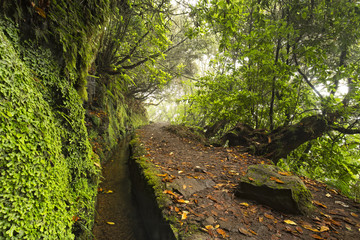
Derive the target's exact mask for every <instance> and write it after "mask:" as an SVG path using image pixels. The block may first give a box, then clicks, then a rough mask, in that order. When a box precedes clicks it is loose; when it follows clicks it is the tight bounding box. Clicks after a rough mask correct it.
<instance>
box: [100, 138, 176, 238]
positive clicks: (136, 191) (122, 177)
mask: <svg viewBox="0 0 360 240" xmlns="http://www.w3.org/2000/svg"><path fill="white" fill-rule="evenodd" d="M129 140H130V137H128V138H126V139H124V140H122V141H121V142H120V143H119V145H118V146H117V147H116V148H115V149H114V151H113V152H112V154H111V157H110V158H109V160H108V161H107V162H106V163H105V164H104V165H103V166H102V168H103V169H102V175H103V178H102V179H101V180H102V182H101V184H100V188H101V191H100V192H99V194H98V199H97V207H96V218H95V226H94V229H93V234H94V239H96V240H113V239H117V240H171V239H175V237H174V235H173V233H172V232H171V230H170V226H169V225H168V224H166V223H165V222H164V220H163V219H162V216H161V213H160V210H159V209H158V207H157V205H156V201H155V199H154V198H153V193H152V192H151V189H149V187H148V186H146V181H145V180H144V179H142V176H141V169H140V167H139V166H137V165H136V164H135V163H134V162H129V161H130V149H129ZM129 163H130V164H129Z"/></svg>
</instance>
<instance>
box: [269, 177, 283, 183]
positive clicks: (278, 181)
mask: <svg viewBox="0 0 360 240" xmlns="http://www.w3.org/2000/svg"><path fill="white" fill-rule="evenodd" d="M270 180H272V181H275V182H277V183H284V182H283V181H281V180H280V179H278V178H276V177H270Z"/></svg>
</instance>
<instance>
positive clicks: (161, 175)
mask: <svg viewBox="0 0 360 240" xmlns="http://www.w3.org/2000/svg"><path fill="white" fill-rule="evenodd" d="M156 176H158V177H166V176H167V174H166V173H164V174H156Z"/></svg>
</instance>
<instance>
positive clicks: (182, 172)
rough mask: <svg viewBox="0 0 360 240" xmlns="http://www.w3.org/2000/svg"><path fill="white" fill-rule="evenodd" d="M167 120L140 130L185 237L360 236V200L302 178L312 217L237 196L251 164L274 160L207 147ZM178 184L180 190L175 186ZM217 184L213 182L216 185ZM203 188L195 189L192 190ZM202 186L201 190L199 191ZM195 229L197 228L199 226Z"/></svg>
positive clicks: (171, 213)
mask: <svg viewBox="0 0 360 240" xmlns="http://www.w3.org/2000/svg"><path fill="white" fill-rule="evenodd" d="M170 129H171V132H172V133H170V131H169V126H167V125H164V124H151V125H148V126H145V127H143V128H142V129H140V130H138V131H137V133H138V135H139V137H140V140H141V142H142V143H143V144H144V147H145V148H146V151H147V155H146V157H147V159H148V161H150V162H151V163H153V164H154V166H156V167H157V168H158V169H159V171H160V172H161V174H158V176H157V177H159V178H161V179H162V182H163V187H164V191H163V194H166V195H169V196H170V198H171V199H172V202H171V203H170V204H169V205H168V206H165V209H164V212H165V214H166V215H167V217H168V218H169V219H174V218H173V217H175V218H176V220H174V221H175V222H173V224H174V225H175V226H176V228H177V229H178V230H179V233H180V235H182V236H186V235H191V234H192V233H193V232H194V231H196V229H197V230H199V231H200V232H201V233H202V235H201V237H198V238H196V239H359V237H360V204H358V203H356V202H354V201H353V200H350V199H348V198H346V197H344V196H342V195H341V194H340V193H339V192H338V191H337V190H334V189H331V188H329V187H327V186H326V185H325V184H323V183H321V182H318V181H315V180H311V179H308V178H304V177H302V180H303V181H304V183H305V184H306V186H307V187H308V189H309V190H310V191H311V192H312V195H313V204H314V206H315V207H316V211H315V212H314V214H313V215H312V216H299V215H290V214H284V213H281V212H278V211H275V210H272V209H270V208H269V207H266V206H264V205H261V204H258V203H256V202H253V201H249V200H246V199H240V198H237V197H235V196H234V191H235V188H236V186H237V183H238V181H239V179H240V177H241V176H242V175H244V174H245V173H246V170H247V167H248V166H249V165H251V164H267V163H269V161H268V160H266V159H264V158H259V157H254V156H251V155H249V154H246V153H245V154H244V153H241V152H240V151H238V149H237V148H223V147H213V146H205V145H204V144H202V143H200V142H198V141H196V140H194V138H192V135H191V134H190V132H187V133H186V131H183V130H182V131H181V136H182V137H179V136H178V135H176V134H175V133H174V132H176V131H174V128H171V127H170ZM189 179H192V180H196V181H198V182H201V181H207V182H208V183H209V184H207V186H205V187H199V188H197V187H196V186H195V184H193V185H194V186H192V185H190V184H188V183H189V182H191V181H189ZM174 182H176V183H177V185H179V183H183V184H182V185H181V186H180V188H174ZM211 182H213V183H212V184H210V183H211ZM191 188H197V189H194V190H195V191H187V190H186V189H191ZM196 190H198V191H196ZM194 229H195V230H194Z"/></svg>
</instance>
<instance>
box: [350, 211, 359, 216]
mask: <svg viewBox="0 0 360 240" xmlns="http://www.w3.org/2000/svg"><path fill="white" fill-rule="evenodd" d="M350 215H351V216H353V217H358V216H359V215H357V214H356V213H353V212H351V213H350Z"/></svg>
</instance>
